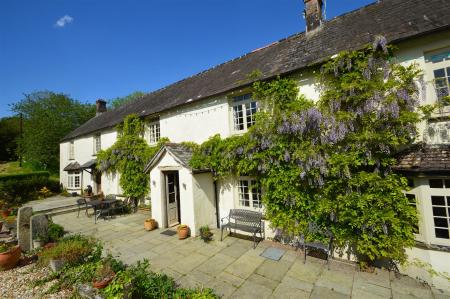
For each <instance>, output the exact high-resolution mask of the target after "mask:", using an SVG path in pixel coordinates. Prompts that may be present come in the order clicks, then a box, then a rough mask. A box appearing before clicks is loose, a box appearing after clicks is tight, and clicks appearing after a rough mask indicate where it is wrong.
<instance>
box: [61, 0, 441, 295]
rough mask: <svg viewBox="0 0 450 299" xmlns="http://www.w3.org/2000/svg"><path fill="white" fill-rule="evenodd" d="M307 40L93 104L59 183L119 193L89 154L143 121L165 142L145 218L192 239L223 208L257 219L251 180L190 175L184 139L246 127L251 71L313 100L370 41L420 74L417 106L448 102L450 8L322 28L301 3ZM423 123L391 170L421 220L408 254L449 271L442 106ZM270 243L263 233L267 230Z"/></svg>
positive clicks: (403, 1)
mask: <svg viewBox="0 0 450 299" xmlns="http://www.w3.org/2000/svg"><path fill="white" fill-rule="evenodd" d="M304 2H305V7H306V9H305V17H306V20H307V28H306V32H302V33H298V34H296V35H293V36H291V37H288V38H286V39H283V40H280V41H277V42H275V43H273V44H271V45H269V46H267V47H264V48H260V49H258V50H255V51H253V52H251V53H248V54H246V55H244V56H242V57H239V58H237V59H234V60H232V61H229V62H226V63H224V64H221V65H218V66H216V67H214V68H211V69H209V70H207V71H204V72H202V73H199V74H197V75H194V76H192V77H189V78H187V79H184V80H182V81H179V82H176V83H174V84H172V85H169V86H167V87H165V88H163V89H160V90H157V91H155V92H152V93H150V94H147V95H145V96H143V97H142V98H141V99H140V100H137V101H136V102H133V103H130V104H127V105H125V106H122V107H120V108H118V109H116V110H112V111H106V103H105V102H104V101H101V100H99V101H97V111H98V113H97V116H96V117H94V118H92V119H91V120H89V121H88V122H86V123H85V124H83V125H82V126H81V127H79V128H77V129H76V130H74V131H73V132H71V133H70V134H69V135H67V136H66V137H65V138H64V139H63V140H62V142H61V144H60V163H61V164H60V177H61V183H62V184H63V185H64V186H65V187H66V188H67V189H68V190H69V191H70V192H78V193H80V192H81V191H82V190H83V189H84V188H85V187H86V186H87V185H91V186H93V187H94V192H99V191H103V192H104V193H105V194H121V190H120V187H119V184H118V177H117V176H109V175H106V174H102V173H98V172H96V171H95V158H96V152H98V151H99V150H100V149H106V148H108V147H110V146H111V145H112V144H113V143H114V142H115V140H116V138H117V131H116V129H115V126H116V125H118V124H119V123H121V122H122V121H123V119H124V117H125V116H126V115H128V114H131V113H136V114H138V115H140V116H141V117H142V118H143V119H145V121H146V140H147V141H148V143H149V144H155V143H156V142H157V141H158V140H159V139H160V138H161V137H168V138H169V139H170V141H171V142H173V143H170V144H168V145H166V146H165V147H164V148H162V149H161V151H160V152H159V153H158V154H157V155H156V157H154V158H153V159H152V161H150V162H149V164H148V165H147V167H146V168H147V169H146V170H147V171H148V173H149V180H150V187H151V194H149V195H148V197H149V198H151V204H152V215H153V218H155V219H156V220H157V221H158V223H159V225H160V226H161V227H170V226H173V225H177V224H179V223H183V224H187V225H189V226H190V228H191V231H192V233H193V234H194V235H195V234H196V233H198V228H199V227H200V226H202V225H205V224H207V225H210V226H217V225H219V219H220V218H221V217H224V216H226V215H227V214H228V211H229V209H230V208H237V207H239V208H243V209H250V210H256V211H262V210H263V209H264V207H263V206H262V205H261V197H260V194H259V193H258V192H257V191H252V189H251V188H249V187H250V186H251V185H252V184H253V179H252V178H249V177H238V178H235V179H230V180H229V181H226V182H224V181H219V182H214V181H213V178H212V175H211V173H210V172H208V171H201V170H193V169H191V168H190V167H189V159H190V156H191V153H190V152H189V150H188V149H186V148H185V147H183V146H182V145H180V143H181V142H183V141H192V142H196V143H201V142H203V141H205V140H207V139H208V138H209V137H211V136H212V135H215V134H220V135H221V136H222V137H228V136H231V135H233V134H241V133H242V132H245V131H246V130H247V129H248V128H249V127H250V126H252V125H253V124H254V117H253V116H254V114H255V112H256V111H257V105H256V102H255V101H254V100H253V99H252V97H251V93H250V89H249V86H250V85H251V83H252V82H251V81H250V80H249V79H247V75H248V74H250V73H252V72H253V71H255V70H259V71H260V72H261V73H262V78H263V79H269V78H273V77H275V76H277V75H292V76H294V77H295V78H297V79H298V85H299V88H300V92H301V93H303V94H305V95H306V96H307V97H309V98H311V99H318V97H319V91H318V90H316V84H315V73H316V72H317V71H318V70H319V67H320V64H321V63H323V62H324V61H326V60H327V59H329V58H330V57H332V56H333V55H335V54H337V53H339V52H340V51H343V50H349V49H358V48H362V47H363V46H364V45H366V44H369V43H371V42H372V41H373V40H374V39H375V37H376V36H377V35H382V36H384V37H386V39H387V41H388V42H389V43H393V44H395V45H396V46H397V47H398V51H397V52H396V55H397V57H396V58H397V60H398V61H399V62H401V63H402V64H411V63H416V64H417V65H418V66H419V67H420V68H421V69H422V70H423V80H421V82H422V83H421V84H422V86H421V90H422V93H423V95H422V99H423V104H434V103H436V102H438V101H440V100H441V99H442V98H444V97H445V96H447V95H449V83H450V1H447V0H427V1H423V0H384V1H377V3H374V4H371V5H368V6H365V7H362V8H360V9H358V10H356V11H352V12H350V13H347V14H345V15H342V16H339V17H336V18H334V19H332V20H328V21H324V20H323V17H322V16H323V12H322V7H323V3H322V1H321V0H304ZM442 106H443V107H442V109H440V110H439V111H438V113H436V114H435V115H434V117H433V119H432V120H431V121H430V122H429V123H424V124H423V125H421V132H422V135H421V138H422V139H423V141H424V142H425V143H426V144H427V145H425V146H420V147H419V146H418V147H417V148H413V149H412V150H411V152H410V153H408V155H406V156H405V157H404V158H403V159H402V160H401V162H400V164H399V167H398V171H401V172H403V173H404V174H406V175H407V176H408V177H409V178H410V179H411V180H410V181H411V186H412V190H411V191H410V192H408V197H409V198H410V199H411V204H413V205H415V206H416V207H417V209H418V212H419V215H420V222H419V233H418V234H417V236H416V240H417V246H416V247H415V248H413V249H412V250H410V251H409V252H408V253H409V255H410V257H411V259H413V258H420V259H421V260H422V261H424V262H426V263H430V264H431V265H432V266H433V268H434V269H435V270H436V271H439V272H447V273H450V137H449V135H450V122H449V115H450V106H445V103H443V105H442ZM267 234H268V235H270V231H267ZM405 271H409V272H410V273H411V274H412V275H414V276H420V277H422V278H423V279H426V280H428V281H429V282H432V283H434V284H436V285H437V286H440V287H445V288H449V283H448V281H446V280H445V279H443V278H440V277H436V276H435V277H430V276H429V274H428V273H427V272H426V271H424V270H418V269H414V267H410V268H408V269H405Z"/></svg>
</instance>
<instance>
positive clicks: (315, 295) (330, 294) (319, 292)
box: [309, 286, 350, 299]
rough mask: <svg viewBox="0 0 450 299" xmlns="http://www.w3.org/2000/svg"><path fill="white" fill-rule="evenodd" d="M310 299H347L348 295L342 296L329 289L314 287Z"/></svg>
mask: <svg viewBox="0 0 450 299" xmlns="http://www.w3.org/2000/svg"><path fill="white" fill-rule="evenodd" d="M309 298H310V299H325V298H326V299H349V298H350V295H347V294H342V293H339V292H337V291H334V290H331V289H329V288H325V287H320V286H316V287H314V289H313V291H312V293H311V295H310V297H309Z"/></svg>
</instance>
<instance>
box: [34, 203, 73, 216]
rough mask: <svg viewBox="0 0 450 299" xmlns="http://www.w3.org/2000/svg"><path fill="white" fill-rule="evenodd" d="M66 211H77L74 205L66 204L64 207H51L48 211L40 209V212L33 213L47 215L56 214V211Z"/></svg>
mask: <svg viewBox="0 0 450 299" xmlns="http://www.w3.org/2000/svg"><path fill="white" fill-rule="evenodd" d="M67 209H78V205H77V204H76V203H74V204H68V205H64V206H57V207H53V208H48V209H40V210H35V211H34V212H35V213H36V214H37V213H39V214H48V213H53V212H57V211H65V210H67Z"/></svg>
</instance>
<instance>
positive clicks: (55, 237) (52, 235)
mask: <svg viewBox="0 0 450 299" xmlns="http://www.w3.org/2000/svg"><path fill="white" fill-rule="evenodd" d="M47 234H48V238H49V240H50V241H52V242H57V241H59V239H61V238H62V237H63V236H64V227H62V226H61V225H59V224H56V223H53V222H50V223H49V225H48V232H47Z"/></svg>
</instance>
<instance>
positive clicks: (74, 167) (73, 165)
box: [63, 162, 81, 171]
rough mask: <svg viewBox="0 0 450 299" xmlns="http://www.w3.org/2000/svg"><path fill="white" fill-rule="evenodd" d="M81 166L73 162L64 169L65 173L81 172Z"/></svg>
mask: <svg viewBox="0 0 450 299" xmlns="http://www.w3.org/2000/svg"><path fill="white" fill-rule="evenodd" d="M80 169H81V166H80V164H79V163H78V162H72V163H69V164H67V166H66V167H64V169H63V171H75V170H80Z"/></svg>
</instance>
